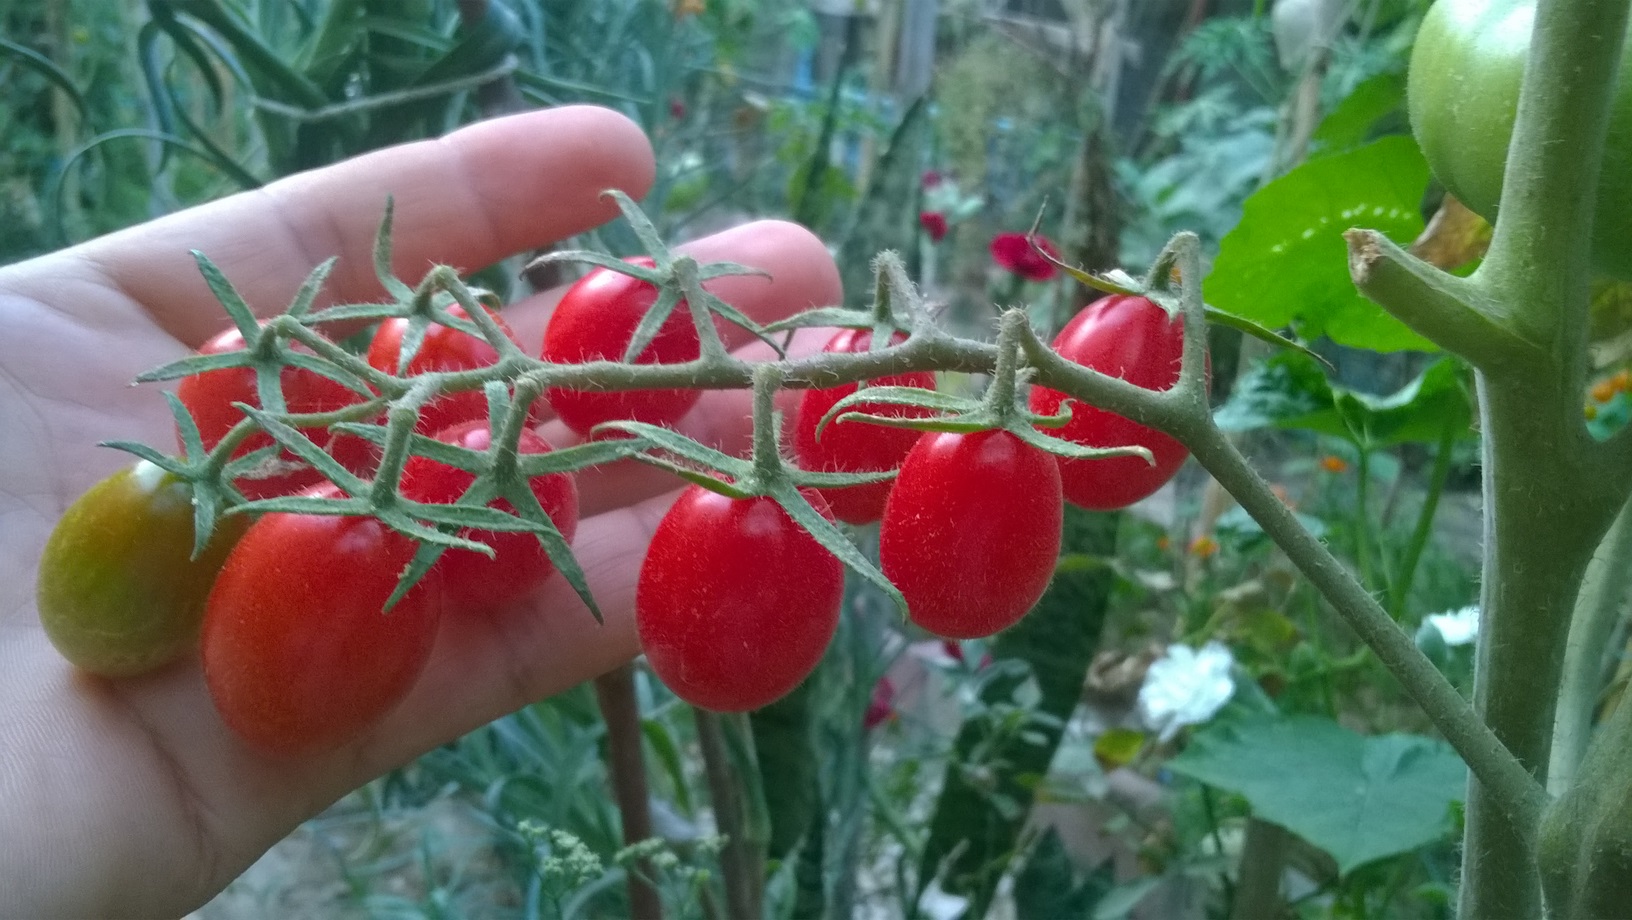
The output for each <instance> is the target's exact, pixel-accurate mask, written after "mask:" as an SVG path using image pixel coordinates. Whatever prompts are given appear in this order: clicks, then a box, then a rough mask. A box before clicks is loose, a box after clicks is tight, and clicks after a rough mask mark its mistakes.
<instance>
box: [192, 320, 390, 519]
mask: <svg viewBox="0 0 1632 920" xmlns="http://www.w3.org/2000/svg"><path fill="white" fill-rule="evenodd" d="M243 349H244V336H243V334H242V333H240V332H239V331H238V329H237V327H233V328H231V329H228V330H226V331H225V332H222V333H220V334H219V335H217V336H216V337H215V338H213V339H210V340H209V341H208V342H205V343H204V344H203V345H202V346H201V347H200V348H199V349H198V352H199V354H204V355H216V354H226V353H228V352H234V351H243ZM280 380H281V381H282V386H283V399H284V402H285V403H286V404H287V405H288V408H289V411H290V412H293V413H307V412H332V411H334V410H335V409H343V408H345V407H346V406H349V405H352V404H353V403H357V402H361V401H362V397H360V396H358V395H357V394H356V393H353V392H352V391H351V390H349V389H347V388H345V387H343V386H341V385H340V384H338V383H335V382H334V381H333V380H330V379H329V378H327V377H324V376H323V375H321V374H315V373H313V372H311V371H307V370H301V369H298V368H284V370H283V373H282V374H281V375H280ZM176 396H177V397H179V398H180V399H181V402H182V405H184V406H186V407H187V411H188V412H189V413H191V414H192V416H193V422H194V423H195V424H197V425H198V433H199V436H200V437H201V438H202V439H203V441H204V447H205V448H206V449H208V448H213V447H215V445H216V444H218V443H220V441H221V439H222V438H223V437H226V434H227V432H228V431H229V430H231V429H232V426H234V425H236V424H238V422H239V421H240V420H242V419H243V417H244V415H243V413H242V412H239V411H238V408H237V407H236V406H234V405H233V403H245V404H247V405H251V406H259V405H260V404H261V400H260V396H259V395H258V393H257V391H256V387H255V372H254V371H253V370H251V369H250V368H247V367H233V368H226V369H224V370H215V371H205V372H204V373H202V374H194V375H193V376H191V377H184V378H182V380H181V383H180V384H179V385H178V386H177V387H176ZM302 433H303V434H305V435H306V436H307V437H309V438H311V439H312V440H313V441H315V442H316V443H317V444H318V445H320V446H322V447H323V448H324V449H325V450H326V451H328V452H329V453H330V454H331V455H332V456H333V457H334V458H335V459H336V460H339V461H340V464H341V465H342V466H344V467H346V468H347V469H349V470H351V471H352V472H354V473H358V474H360V475H361V474H366V473H367V472H369V471H371V470H372V469H373V467H374V463H375V462H376V461H377V459H378V457H377V451H376V450H375V448H374V446H373V445H372V444H370V443H369V442H368V441H366V440H364V439H362V438H357V437H345V436H334V435H331V434H329V432H327V431H326V430H324V429H322V428H308V429H304V431H303V432H302ZM272 443H273V442H272V438H271V436H269V435H267V434H264V433H262V432H256V433H255V434H253V435H250V436H249V437H248V438H245V439H244V443H243V444H241V445H240V446H239V449H238V451H237V452H235V453H234V454H233V456H235V457H241V456H243V455H244V454H247V453H249V452H250V451H253V450H259V449H260V448H262V447H268V446H270V445H271V444H272ZM280 459H281V460H284V461H287V462H289V463H291V464H298V466H296V467H295V468H293V469H291V470H289V471H288V472H283V473H279V474H277V475H275V476H268V477H265V478H259V479H249V478H243V479H239V480H238V481H237V483H236V484H237V486H238V489H239V490H240V491H242V492H243V493H244V495H246V496H247V497H249V498H270V497H272V496H276V495H292V494H294V493H295V492H299V491H300V490H302V489H305V488H308V487H310V486H313V485H316V484H318V483H321V482H322V481H323V474H321V473H319V472H318V471H317V470H315V469H313V468H312V467H310V466H307V465H305V464H304V463H301V462H300V459H299V458H298V457H296V456H295V455H294V454H291V453H289V452H288V451H284V452H283V453H282V455H281V456H280Z"/></svg>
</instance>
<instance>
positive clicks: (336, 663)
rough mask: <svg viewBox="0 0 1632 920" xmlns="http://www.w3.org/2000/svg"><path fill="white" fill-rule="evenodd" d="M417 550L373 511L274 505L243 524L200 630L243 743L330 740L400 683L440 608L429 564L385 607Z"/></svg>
mask: <svg viewBox="0 0 1632 920" xmlns="http://www.w3.org/2000/svg"><path fill="white" fill-rule="evenodd" d="M312 494H316V495H332V494H334V490H333V487H332V486H320V487H319V488H318V489H317V490H314V492H313V493H312ZM415 549H416V544H415V543H414V541H413V540H411V539H409V538H407V537H404V536H402V535H401V534H398V533H396V532H395V531H392V530H390V529H388V528H387V527H386V526H385V525H383V524H381V523H380V522H379V521H377V520H375V519H374V518H371V517H339V516H328V515H315V514H279V513H274V514H268V515H266V516H264V517H262V518H261V519H260V520H258V521H256V522H255V523H254V524H253V525H252V526H251V527H250V528H249V530H248V531H247V532H246V533H245V534H244V536H243V538H242V539H241V540H239V541H238V545H237V546H236V547H235V548H234V549H233V551H232V554H231V555H230V556H228V557H227V561H226V565H225V566H224V567H223V568H222V569H221V574H220V576H219V577H218V578H217V579H216V582H215V587H214V589H213V590H211V591H210V596H209V600H208V603H207V605H206V607H205V612H204V631H203V639H202V647H203V656H204V679H205V681H206V683H207V684H208V685H209V690H210V695H211V696H212V697H213V698H214V700H215V706H216V709H217V711H219V712H220V714H221V718H222V719H223V720H224V721H225V722H226V723H227V725H228V726H229V727H230V728H232V730H233V731H234V732H235V733H236V734H237V735H238V736H239V737H240V738H242V739H243V740H244V742H245V743H247V744H248V745H250V746H251V747H253V748H255V749H257V750H259V751H262V752H264V753H268V754H275V755H282V756H300V755H307V754H315V753H320V752H323V751H326V750H332V749H334V748H336V747H339V746H340V745H342V744H345V743H346V742H347V741H350V740H352V739H353V738H355V737H357V735H359V734H360V733H361V732H363V731H364V730H365V729H367V728H368V726H370V725H372V724H373V723H374V722H375V721H377V720H378V719H379V718H380V717H381V716H383V715H384V714H385V713H386V712H388V711H389V710H390V709H391V707H392V706H394V705H396V703H397V702H398V701H400V700H401V699H402V697H403V696H404V695H405V694H407V692H408V690H409V688H410V687H412V686H413V683H414V680H415V679H416V678H418V676H419V673H420V671H421V670H423V668H424V666H425V662H426V661H427V660H428V659H429V657H430V654H431V645H432V643H433V641H434V640H435V638H436V630H437V625H438V623H439V621H440V619H441V615H442V607H443V595H442V585H441V577H440V575H439V573H437V572H436V571H435V570H434V569H433V570H432V571H431V572H430V573H429V574H427V575H426V576H425V577H424V578H422V579H421V580H420V581H419V582H418V583H417V584H416V585H415V586H414V587H413V589H412V590H410V591H409V592H408V593H407V595H406V596H404V597H403V599H402V600H401V601H399V602H398V603H397V605H396V606H394V607H392V608H391V610H390V611H389V612H383V608H384V606H385V602H386V600H387V599H388V598H389V597H390V596H391V594H392V592H393V591H394V590H395V589H396V585H397V576H399V575H400V574H401V573H402V571H403V569H404V568H406V567H407V565H408V563H409V560H411V559H412V558H413V556H414V552H415Z"/></svg>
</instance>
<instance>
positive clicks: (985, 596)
mask: <svg viewBox="0 0 1632 920" xmlns="http://www.w3.org/2000/svg"><path fill="white" fill-rule="evenodd" d="M1063 517H1064V509H1063V507H1062V503H1061V498H1060V471H1059V467H1058V465H1056V464H1055V462H1054V457H1053V456H1052V455H1050V454H1047V453H1044V452H1043V451H1040V450H1038V449H1037V448H1035V447H1032V446H1031V445H1029V444H1027V443H1025V442H1024V441H1022V440H1020V439H1019V438H1017V437H1015V436H1014V435H1012V434H1010V433H1009V432H1007V431H1001V430H997V431H977V432H974V433H972V434H962V433H953V432H939V431H935V432H929V433H927V434H925V435H924V436H923V437H922V438H920V439H919V441H918V444H917V445H916V446H914V447H913V449H912V452H911V453H910V454H908V455H907V459H906V462H904V463H902V464H901V475H899V476H897V477H896V480H895V488H894V489H892V490H890V498H889V501H888V502H887V503H886V504H885V506H884V522H883V524H882V525H881V526H880V528H879V536H878V556H879V562H880V563H881V564H882V566H883V568H884V574H885V575H886V576H888V578H889V579H890V581H891V583H893V584H894V585H895V586H896V587H897V588H899V589H900V590H901V593H902V594H903V595H904V596H905V597H906V599H907V615H908V616H909V617H910V618H911V619H912V621H913V622H914V623H917V624H918V625H919V626H922V627H923V628H924V629H927V630H929V631H930V632H932V633H934V634H936V635H938V636H942V637H945V638H948V639H974V638H979V637H981V636H989V635H991V634H993V633H995V632H998V631H999V630H1002V629H1005V628H1007V627H1009V626H1012V625H1014V624H1015V623H1016V622H1018V621H1019V620H1020V618H1021V617H1023V616H1025V615H1026V611H1028V610H1030V609H1031V608H1032V606H1033V605H1034V604H1036V603H1037V599H1038V598H1040V597H1042V596H1043V590H1044V589H1045V588H1047V587H1048V582H1049V579H1051V578H1053V577H1054V564H1055V562H1056V560H1057V559H1058V558H1059V555H1060V527H1061V524H1062V520H1063Z"/></svg>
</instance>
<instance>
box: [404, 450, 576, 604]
mask: <svg viewBox="0 0 1632 920" xmlns="http://www.w3.org/2000/svg"><path fill="white" fill-rule="evenodd" d="M436 439H437V440H438V441H446V442H447V443H449V444H453V445H456V446H459V447H463V448H466V449H468V450H475V451H485V450H487V449H488V446H489V445H490V444H491V443H492V440H493V433H492V432H491V431H490V430H488V427H487V422H486V421H481V420H475V421H468V422H463V423H461V424H458V425H455V426H453V427H452V428H447V429H444V430H442V431H440V432H438V433H437V435H436ZM516 446H517V449H518V450H519V451H520V452H521V453H524V454H545V453H549V451H550V445H549V442H547V441H545V440H544V439H543V438H542V437H539V436H538V435H537V434H535V433H534V432H532V431H531V430H528V429H525V428H524V429H522V431H521V437H520V440H519V441H518V442H517V445H516ZM474 481H475V477H474V476H473V475H472V474H470V473H467V472H465V471H464V470H461V469H458V468H456V467H451V466H448V465H447V464H444V463H438V462H437V461H435V460H430V459H428V458H425V457H420V456H414V457H410V458H408V462H407V464H405V465H404V466H403V470H402V485H401V489H402V494H403V495H405V496H406V497H408V498H411V499H413V500H415V501H421V502H427V503H436V504H453V503H454V502H455V501H458V499H459V496H461V495H463V494H464V493H465V490H466V489H469V488H470V485H471V483H472V482H474ZM528 485H529V486H530V487H531V488H532V491H533V497H535V498H537V499H538V504H539V506H540V507H542V508H543V509H544V513H545V514H547V515H549V517H550V520H551V521H553V522H555V528H556V529H557V530H559V531H560V532H561V536H562V538H563V539H565V540H567V541H569V542H570V541H571V540H572V537H573V534H574V533H575V532H576V531H577V529H578V487H577V484H576V483H575V482H574V480H573V478H572V476H571V475H570V474H567V473H551V474H549V475H547V476H534V477H532V479H531V480H530V481H529V482H528ZM488 504H489V507H493V508H498V509H500V510H503V511H510V512H514V511H515V508H514V507H513V506H511V504H510V503H509V502H508V501H505V500H504V499H497V500H495V501H492V502H489V503H488ZM460 535H461V536H464V537H468V538H470V539H472V540H477V541H479V542H482V543H485V544H487V545H488V546H490V547H492V548H493V556H492V558H489V557H487V556H484V555H482V554H481V553H478V552H475V551H473V550H468V549H449V550H446V551H445V552H443V554H442V556H441V558H439V559H438V560H437V561H436V568H437V569H439V570H441V573H442V581H443V588H444V590H445V591H446V593H447V599H448V605H449V607H450V609H454V608H459V607H476V608H481V609H491V608H495V607H502V606H504V605H506V604H511V603H514V602H516V601H518V600H520V599H521V598H523V597H525V596H526V595H527V594H528V593H529V592H531V591H533V590H535V589H537V588H538V586H539V585H541V584H543V583H544V581H545V580H546V579H547V578H549V576H550V574H551V573H552V572H554V571H555V568H554V566H553V565H551V564H550V557H549V555H548V554H546V553H545V552H544V547H543V546H542V545H541V544H540V543H539V542H538V538H537V537H535V536H534V535H532V534H530V533H517V532H514V531H508V532H503V533H500V532H496V531H487V530H466V531H464V532H462V533H461V534H460Z"/></svg>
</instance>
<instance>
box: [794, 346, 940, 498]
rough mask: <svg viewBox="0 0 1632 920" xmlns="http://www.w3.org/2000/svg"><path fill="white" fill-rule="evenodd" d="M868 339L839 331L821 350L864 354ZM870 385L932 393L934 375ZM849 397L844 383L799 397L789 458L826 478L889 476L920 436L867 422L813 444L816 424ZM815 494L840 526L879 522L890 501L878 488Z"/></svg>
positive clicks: (914, 414) (892, 410)
mask: <svg viewBox="0 0 1632 920" xmlns="http://www.w3.org/2000/svg"><path fill="white" fill-rule="evenodd" d="M872 338H873V333H872V331H871V330H868V329H843V330H840V331H839V333H838V334H837V335H835V336H833V338H832V339H830V340H829V341H828V343H827V347H826V348H825V349H824V350H825V351H829V352H836V353H855V352H865V351H868V350H869V346H868V343H869V342H871V341H872ZM906 338H907V337H906V336H905V335H904V334H902V333H899V332H898V333H896V334H895V336H894V337H892V338H891V340H890V344H892V345H894V344H897V343H900V342H904V341H906ZM872 383H873V384H874V385H877V386H886V387H922V388H924V389H926V390H933V389H935V374H934V373H933V372H931V371H914V372H911V373H907V374H893V375H891V376H888V377H880V378H878V379H877V380H874V381H872ZM854 392H856V385H855V384H853V383H847V384H844V385H842V386H836V387H832V388H830V389H825V390H806V391H805V392H804V393H803V394H802V395H801V396H800V397H799V414H798V416H797V418H796V419H795V422H794V428H793V453H794V456H795V457H796V458H798V460H799V465H800V466H802V467H804V468H805V469H807V470H816V471H820V472H829V473H841V472H842V473H862V472H874V471H879V470H893V469H895V468H896V467H899V466H900V465H901V461H902V460H904V459H906V456H907V451H910V450H912V445H914V444H916V443H918V435H919V434H920V432H917V431H913V430H911V429H908V428H888V427H885V426H883V425H869V424H867V423H866V422H834V423H832V424H829V425H828V426H827V427H826V428H824V429H823V430H822V436H821V439H820V440H817V438H816V423H817V422H820V421H821V420H822V417H823V416H825V415H826V414H827V412H828V410H829V409H832V408H833V407H834V406H835V405H837V404H838V402H839V400H841V399H843V398H845V397H846V396H849V395H850V394H852V393H854ZM856 411H859V412H870V413H873V414H876V415H887V416H891V417H895V418H922V417H923V416H925V415H927V414H929V413H928V412H927V411H924V410H915V409H911V408H908V407H896V406H880V405H876V404H863V405H861V406H857V407H856ZM820 491H821V493H822V497H823V498H825V499H827V503H828V505H829V506H831V507H832V509H833V514H834V516H835V517H837V518H838V519H839V520H841V521H847V522H849V523H851V524H866V523H868V522H870V521H876V520H878V519H879V517H880V516H881V515H883V514H884V500H885V499H886V498H888V497H889V494H890V483H888V482H878V483H871V484H868V485H860V486H851V487H849V488H847V489H823V490H820Z"/></svg>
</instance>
